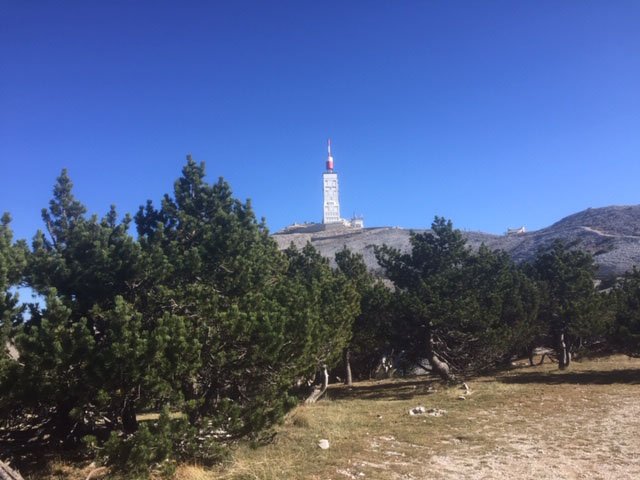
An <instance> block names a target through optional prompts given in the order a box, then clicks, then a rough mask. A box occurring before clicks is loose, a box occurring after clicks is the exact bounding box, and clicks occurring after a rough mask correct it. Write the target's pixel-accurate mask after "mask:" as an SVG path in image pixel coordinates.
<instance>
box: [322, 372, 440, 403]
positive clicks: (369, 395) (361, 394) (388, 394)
mask: <svg viewBox="0 0 640 480" xmlns="http://www.w3.org/2000/svg"><path fill="white" fill-rule="evenodd" d="M437 383H438V382H437V381H435V380H433V379H432V378H428V377H425V378H423V379H420V380H410V381H404V380H403V381H398V382H393V381H383V382H380V383H375V384H370V383H367V384H366V385H358V384H357V383H356V384H354V385H353V386H352V387H347V386H338V387H334V388H331V389H330V390H329V391H328V392H327V395H328V397H329V398H331V399H332V400H411V399H412V398H413V397H415V396H416V395H426V394H429V393H432V392H433V388H437ZM430 387H431V390H430Z"/></svg>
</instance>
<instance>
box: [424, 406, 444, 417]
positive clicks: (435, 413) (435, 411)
mask: <svg viewBox="0 0 640 480" xmlns="http://www.w3.org/2000/svg"><path fill="white" fill-rule="evenodd" d="M446 413H447V411H446V410H444V409H442V408H430V409H429V410H428V411H427V415H430V416H432V417H441V416H443V415H446Z"/></svg>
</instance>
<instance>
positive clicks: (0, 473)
mask: <svg viewBox="0 0 640 480" xmlns="http://www.w3.org/2000/svg"><path fill="white" fill-rule="evenodd" d="M0 480H24V479H23V478H22V475H20V472H17V471H16V470H13V469H12V468H11V467H9V465H7V464H6V463H4V462H3V461H1V460H0Z"/></svg>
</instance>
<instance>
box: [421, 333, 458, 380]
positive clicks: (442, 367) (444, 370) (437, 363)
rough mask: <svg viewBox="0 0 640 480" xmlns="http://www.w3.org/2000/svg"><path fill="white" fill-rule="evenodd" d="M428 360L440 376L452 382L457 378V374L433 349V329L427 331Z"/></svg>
mask: <svg viewBox="0 0 640 480" xmlns="http://www.w3.org/2000/svg"><path fill="white" fill-rule="evenodd" d="M426 350H427V352H426V353H427V360H429V363H430V364H431V371H433V372H435V373H437V374H438V375H440V378H442V379H443V380H445V381H447V382H452V381H454V380H455V376H454V375H453V374H452V373H451V369H450V368H449V365H447V363H446V362H444V361H442V360H440V359H439V358H438V357H437V356H436V353H435V351H434V350H433V335H432V334H431V331H429V332H428V333H427V349H426Z"/></svg>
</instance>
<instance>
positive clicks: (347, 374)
mask: <svg viewBox="0 0 640 480" xmlns="http://www.w3.org/2000/svg"><path fill="white" fill-rule="evenodd" d="M343 359H344V384H345V385H347V386H349V387H350V386H351V385H353V377H352V376H351V350H349V348H348V347H347V348H345V349H344V352H343Z"/></svg>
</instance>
